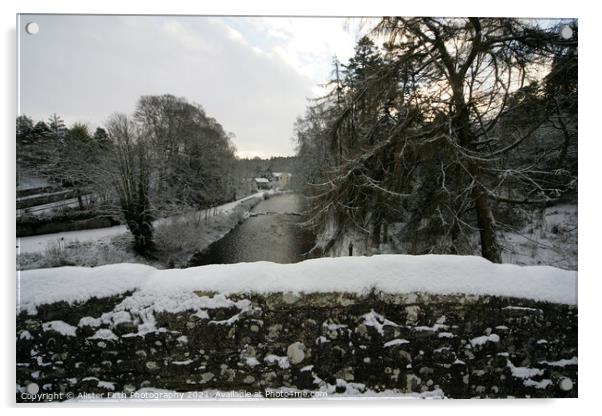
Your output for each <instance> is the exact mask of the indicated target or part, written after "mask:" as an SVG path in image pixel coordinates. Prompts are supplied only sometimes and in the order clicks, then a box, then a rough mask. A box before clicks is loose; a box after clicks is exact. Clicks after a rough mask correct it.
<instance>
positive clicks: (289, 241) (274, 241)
mask: <svg viewBox="0 0 602 416" xmlns="http://www.w3.org/2000/svg"><path fill="white" fill-rule="evenodd" d="M302 211H303V199H302V197H301V196H300V195H297V194H293V193H287V194H282V195H276V196H272V197H271V198H270V199H266V200H264V201H261V202H260V203H259V204H257V205H256V206H255V207H254V208H253V209H252V210H251V216H250V217H249V218H248V219H247V220H245V221H244V222H243V223H242V224H240V225H239V226H237V227H236V228H235V229H233V230H232V231H230V232H229V233H228V234H226V235H225V236H224V238H222V239H221V240H219V241H216V242H215V243H213V244H211V245H210V246H209V247H207V249H205V250H204V251H203V252H200V253H197V254H196V255H194V256H193V257H192V259H191V260H190V262H189V265H190V266H202V265H205V264H228V263H241V262H253V261H262V260H264V261H272V262H275V263H296V262H298V261H302V260H305V259H306V258H307V257H306V256H304V254H305V253H307V252H308V251H309V250H310V249H311V248H312V247H313V244H314V236H313V234H312V233H311V232H309V231H307V230H305V229H303V228H302V227H301V226H300V225H299V223H300V222H302V221H303V217H302V216H301V215H300V213H301V212H302Z"/></svg>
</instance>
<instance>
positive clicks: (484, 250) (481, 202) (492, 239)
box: [473, 183, 502, 263]
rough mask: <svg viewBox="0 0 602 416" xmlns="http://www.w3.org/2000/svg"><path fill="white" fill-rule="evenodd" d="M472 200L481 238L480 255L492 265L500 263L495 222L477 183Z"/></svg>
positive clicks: (487, 202)
mask: <svg viewBox="0 0 602 416" xmlns="http://www.w3.org/2000/svg"><path fill="white" fill-rule="evenodd" d="M473 198H474V201H475V207H476V211H477V224H478V225H479V233H480V236H481V255H482V256H483V257H485V258H486V259H487V260H489V261H491V262H493V263H501V262H502V254H501V250H500V246H499V245H498V242H497V237H496V235H495V220H494V219H493V213H492V212H491V207H490V206H489V200H488V199H487V195H485V192H483V189H482V188H481V185H479V184H478V183H477V184H476V185H475V187H474V190H473Z"/></svg>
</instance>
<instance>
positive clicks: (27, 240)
mask: <svg viewBox="0 0 602 416" xmlns="http://www.w3.org/2000/svg"><path fill="white" fill-rule="evenodd" d="M264 193H265V192H257V193H254V194H251V195H248V196H246V197H244V198H241V199H238V200H236V201H233V202H228V203H226V204H223V205H220V206H218V207H216V208H214V209H213V210H212V212H213V214H229V213H230V212H232V210H233V209H234V208H236V207H237V206H238V205H240V204H241V203H242V202H244V201H248V200H250V199H253V198H257V197H261V196H262V195H263V194H264ZM170 220H173V217H170V218H161V219H158V220H156V221H155V222H154V223H153V224H154V225H155V226H158V225H161V224H165V223H166V222H168V221H170ZM127 232H128V230H127V227H126V226H125V225H116V226H114V227H106V228H95V229H91V230H78V231H65V232H60V233H53V234H43V235H34V236H29V237H18V238H17V254H24V253H39V252H43V251H44V250H46V249H47V248H48V247H49V246H52V245H56V244H60V245H62V246H65V245H68V244H70V243H73V242H80V243H81V242H89V241H98V240H100V239H107V238H111V237H117V236H120V235H123V234H126V233H127Z"/></svg>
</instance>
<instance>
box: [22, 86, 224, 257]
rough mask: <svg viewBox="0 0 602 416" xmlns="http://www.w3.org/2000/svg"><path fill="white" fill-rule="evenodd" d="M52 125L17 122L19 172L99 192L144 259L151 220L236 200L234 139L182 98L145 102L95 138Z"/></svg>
mask: <svg viewBox="0 0 602 416" xmlns="http://www.w3.org/2000/svg"><path fill="white" fill-rule="evenodd" d="M53 119H54V120H56V121H57V122H56V123H54V122H53V121H52V120H51V122H50V123H44V122H38V123H35V124H34V123H33V121H32V120H31V119H29V118H28V117H26V116H20V117H19V118H18V119H17V155H18V156H17V168H18V174H19V173H21V174H24V173H31V174H34V175H39V176H43V177H47V178H50V179H51V181H53V182H54V183H57V184H60V185H61V186H64V187H75V188H76V189H79V190H80V192H81V193H91V194H94V195H95V196H96V199H98V200H100V201H104V207H105V209H108V210H116V211H118V212H119V213H120V214H121V216H122V217H123V218H124V220H125V222H126V224H127V226H128V228H129V230H130V231H131V232H132V234H133V236H134V245H135V248H136V250H138V251H139V252H141V253H149V252H150V251H151V250H152V248H153V227H152V221H153V219H154V218H156V217H158V216H165V215H169V214H174V213H178V212H181V211H183V210H186V209H190V208H194V209H202V208H206V207H210V206H214V205H216V204H218V203H220V202H224V201H228V200H230V199H231V197H232V196H233V194H234V182H235V179H234V178H233V177H232V167H233V165H234V163H235V156H234V154H235V148H234V146H233V144H232V140H231V135H230V134H228V133H226V131H225V130H224V129H223V127H222V126H221V125H220V124H219V123H218V122H217V121H216V120H215V119H213V118H211V117H209V116H207V114H206V113H205V111H204V110H203V108H202V107H201V106H200V105H197V104H193V103H189V102H187V101H186V100H185V99H184V98H178V97H174V96H172V95H161V96H143V97H141V98H140V100H139V101H138V104H137V106H136V109H135V112H134V113H133V115H131V116H130V115H126V114H113V115H112V116H111V117H110V118H109V119H108V121H107V123H106V125H105V127H104V128H98V129H96V131H95V132H94V134H92V135H91V134H90V133H89V131H88V129H87V127H86V126H85V125H83V124H79V123H75V124H74V125H73V126H71V127H70V128H66V127H65V126H64V123H62V121H61V120H60V118H58V117H56V118H53Z"/></svg>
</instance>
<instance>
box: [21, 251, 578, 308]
mask: <svg viewBox="0 0 602 416" xmlns="http://www.w3.org/2000/svg"><path fill="white" fill-rule="evenodd" d="M18 277H19V281H18V286H17V288H18V297H17V308H18V310H27V311H29V312H30V313H35V311H36V307H37V306H39V305H41V304H48V303H53V302H59V301H66V302H69V303H72V302H76V301H85V300H87V299H90V298H93V297H105V296H112V295H116V294H119V293H124V292H126V291H134V290H136V291H137V292H138V293H137V294H138V295H139V296H142V297H144V298H146V299H147V301H148V300H150V298H157V297H161V298H162V299H163V301H164V302H165V301H166V300H167V299H169V298H171V299H172V300H173V299H177V298H178V297H181V296H182V295H184V294H190V293H191V292H193V291H212V292H218V293H222V294H231V293H270V292H295V293H298V292H303V293H316V292H349V293H364V292H366V291H368V290H371V289H376V290H379V291H382V292H384V293H412V292H425V293H432V294H440V295H447V294H459V293H465V294H472V295H497V296H507V297H515V298H525V299H533V300H538V301H547V302H553V303H563V304H571V305H574V304H576V303H577V272H575V271H566V270H561V269H557V268H554V267H549V266H528V267H526V266H516V265H511V264H493V263H491V262H489V261H487V260H485V259H483V258H481V257H474V256H445V255H427V256H408V255H380V256H372V257H340V258H321V259H314V260H307V261H304V262H300V263H296V264H276V263H269V262H256V263H239V264H231V265H210V266H201V267H193V268H188V269H171V270H157V269H155V268H153V267H150V266H146V265H140V264H126V263H124V264H114V265H107V266H101V267H95V268H86V267H60V268H52V269H40V270H29V271H22V272H19V276H18Z"/></svg>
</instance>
